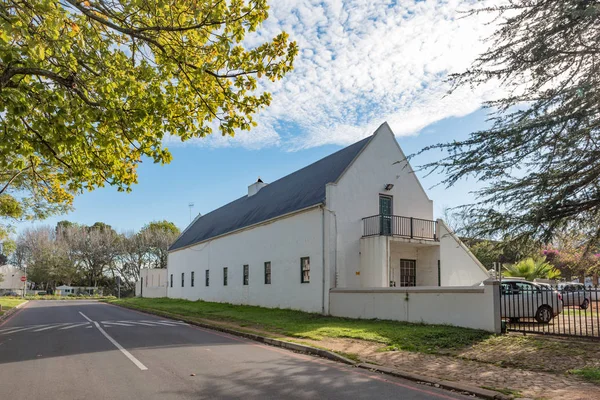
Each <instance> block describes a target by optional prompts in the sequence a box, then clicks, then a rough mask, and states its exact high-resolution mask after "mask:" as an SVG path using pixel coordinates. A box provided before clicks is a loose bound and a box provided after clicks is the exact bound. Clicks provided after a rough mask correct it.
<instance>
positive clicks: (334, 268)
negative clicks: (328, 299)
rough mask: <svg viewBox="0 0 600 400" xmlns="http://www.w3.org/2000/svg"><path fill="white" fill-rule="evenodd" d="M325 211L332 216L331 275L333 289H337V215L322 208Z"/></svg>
mask: <svg viewBox="0 0 600 400" xmlns="http://www.w3.org/2000/svg"><path fill="white" fill-rule="evenodd" d="M324 209H325V210H326V211H328V212H329V213H331V214H332V215H333V227H334V238H335V239H334V245H335V249H334V250H335V251H334V253H333V254H334V257H333V271H334V275H333V287H334V288H336V287H338V270H337V237H338V232H337V215H336V214H335V211H331V210H330V209H328V208H324Z"/></svg>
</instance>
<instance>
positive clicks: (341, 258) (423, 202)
mask: <svg viewBox="0 0 600 400" xmlns="http://www.w3.org/2000/svg"><path fill="white" fill-rule="evenodd" d="M405 158H406V157H405V155H404V154H403V153H402V150H400V147H399V145H398V142H397V141H396V138H395V137H394V134H393V133H392V131H391V130H390V129H389V127H388V125H387V124H384V125H382V126H381V127H380V128H379V129H378V130H377V132H376V134H375V136H374V137H373V138H372V139H371V142H370V143H369V144H368V145H367V146H366V147H365V148H364V149H363V151H362V153H361V154H360V155H359V157H358V158H357V159H356V160H355V161H354V163H353V164H352V165H350V167H349V168H348V169H347V170H346V172H345V173H344V175H343V176H342V177H341V179H340V180H339V182H337V183H335V184H329V185H327V201H326V204H327V209H328V210H330V212H328V219H327V231H328V236H327V237H328V238H329V240H330V243H329V246H328V249H327V250H328V253H327V254H328V260H327V262H328V263H329V264H330V265H331V266H332V268H330V271H332V276H331V277H330V280H331V287H334V286H336V285H335V276H333V270H334V269H335V263H336V257H335V256H336V254H337V269H338V279H337V287H360V286H361V276H362V272H361V275H357V274H356V273H357V272H358V271H360V256H359V254H360V238H361V237H362V228H363V225H362V218H364V217H369V216H372V215H376V214H379V194H385V195H390V196H393V214H394V215H400V216H408V217H415V218H422V219H428V220H432V219H433V203H432V201H431V200H429V198H428V197H427V195H426V193H425V192H424V190H423V188H422V187H421V185H420V183H419V181H418V179H417V177H416V176H415V174H414V173H412V170H411V168H410V167H407V166H406V162H405ZM396 161H401V162H400V163H399V164H394V163H395V162H396ZM388 183H392V184H393V185H394V187H393V189H392V190H390V191H386V190H384V186H385V185H386V184H388Z"/></svg>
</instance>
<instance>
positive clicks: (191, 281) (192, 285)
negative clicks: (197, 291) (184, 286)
mask: <svg viewBox="0 0 600 400" xmlns="http://www.w3.org/2000/svg"><path fill="white" fill-rule="evenodd" d="M190 286H191V287H194V271H192V276H191V277H190Z"/></svg>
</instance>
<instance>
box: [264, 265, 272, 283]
mask: <svg viewBox="0 0 600 400" xmlns="http://www.w3.org/2000/svg"><path fill="white" fill-rule="evenodd" d="M270 284H271V261H267V262H265V285H270Z"/></svg>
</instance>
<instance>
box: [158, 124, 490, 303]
mask: <svg viewBox="0 0 600 400" xmlns="http://www.w3.org/2000/svg"><path fill="white" fill-rule="evenodd" d="M488 277H489V276H488V273H487V272H486V270H485V268H484V267H483V266H482V265H481V264H480V263H479V262H478V261H477V259H476V258H475V257H474V256H473V255H472V254H471V253H470V252H469V251H468V249H467V248H466V247H465V246H464V244H462V243H461V241H460V239H458V237H456V236H455V235H454V234H453V233H452V232H451V231H450V229H448V227H447V226H446V225H445V223H444V222H443V221H441V220H437V221H436V220H434V219H433V202H432V201H431V200H430V199H429V198H428V197H427V194H426V192H425V190H424V189H423V187H422V186H421V184H420V182H419V180H418V179H417V177H416V175H415V174H414V172H413V170H412V169H411V167H410V165H409V163H408V161H407V160H406V156H405V155H404V153H403V152H402V150H401V148H400V146H399V145H398V142H397V141H396V138H395V136H394V134H393V132H392V131H391V129H390V127H389V126H388V125H387V124H383V125H382V126H380V127H379V128H378V129H377V131H376V132H375V133H374V134H373V135H372V136H370V137H368V138H366V139H363V140H361V141H360V142H357V143H355V144H353V145H351V146H348V147H346V148H345V149H342V150H340V151H338V152H336V153H334V154H332V155H330V156H328V157H325V158H323V159H322V160H319V161H317V162H316V163H314V164H311V165H309V166H307V167H305V168H303V169H301V170H299V171H296V172H294V173H292V174H290V175H288V176H286V177H283V178H281V179H279V180H277V181H275V182H273V183H271V184H265V183H264V182H262V181H261V180H260V179H259V181H257V182H256V183H254V184H252V185H250V186H249V188H248V195H246V196H243V197H242V198H240V199H238V200H235V201H233V202H232V203H229V204H227V205H225V206H223V207H221V208H219V209H217V210H215V211H213V212H211V213H208V214H206V215H203V216H202V217H199V218H197V219H196V220H194V221H193V223H192V224H191V225H190V226H189V227H188V228H186V230H184V232H183V233H182V235H181V236H180V237H179V238H178V239H177V240H176V241H175V243H174V244H173V245H172V246H171V248H170V252H169V258H168V271H167V278H168V283H167V285H168V286H167V295H168V297H173V298H185V299H190V300H197V299H202V300H206V301H216V302H227V303H233V304H249V305H258V306H265V307H281V308H291V309H299V310H303V311H309V312H319V313H325V314H328V313H329V307H330V291H331V290H332V289H340V288H348V289H352V288H356V289H360V288H390V287H391V288H394V287H409V286H410V287H413V286H414V287H444V286H471V285H474V284H477V283H479V282H482V281H483V280H485V279H487V278H488Z"/></svg>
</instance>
